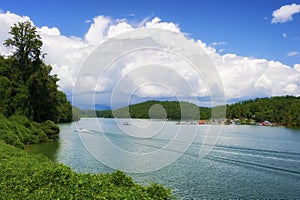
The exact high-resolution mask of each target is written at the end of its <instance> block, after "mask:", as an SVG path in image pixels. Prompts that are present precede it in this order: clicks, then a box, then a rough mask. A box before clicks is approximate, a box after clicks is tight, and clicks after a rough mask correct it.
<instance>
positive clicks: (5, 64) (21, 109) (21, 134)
mask: <svg viewBox="0 0 300 200" xmlns="http://www.w3.org/2000/svg"><path fill="white" fill-rule="evenodd" d="M9 33H10V34H11V38H9V39H7V40H5V42H4V45H5V46H7V47H8V48H11V50H12V53H13V54H12V55H11V56H9V57H6V58H4V57H3V56H1V55H0V96H1V98H0V139H2V140H3V141H5V142H6V143H8V144H11V145H14V146H17V147H19V148H23V147H24V145H26V144H35V143H40V142H47V141H50V140H55V139H57V138H58V133H59V127H58V126H57V125H55V123H61V122H70V121H72V120H73V119H74V117H73V113H72V106H71V104H70V102H69V101H67V98H66V95H65V94H64V93H63V92H61V91H59V90H58V85H57V82H58V80H59V79H58V78H57V76H56V75H51V74H50V73H51V69H52V68H51V66H49V65H46V64H45V63H44V62H43V58H44V57H45V54H43V53H42V52H41V47H42V45H43V43H42V40H41V37H40V36H39V35H38V34H37V31H36V28H35V27H34V26H33V25H32V24H31V23H30V22H28V21H27V22H19V23H17V24H14V26H12V27H11V31H10V32H9ZM76 118H79V117H78V116H77V117H76Z"/></svg>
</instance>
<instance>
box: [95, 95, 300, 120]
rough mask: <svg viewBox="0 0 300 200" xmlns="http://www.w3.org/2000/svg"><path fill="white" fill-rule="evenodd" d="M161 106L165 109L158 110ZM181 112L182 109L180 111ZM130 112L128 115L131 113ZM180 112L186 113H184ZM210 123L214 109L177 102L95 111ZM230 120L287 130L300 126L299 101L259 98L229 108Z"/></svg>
mask: <svg viewBox="0 0 300 200" xmlns="http://www.w3.org/2000/svg"><path fill="white" fill-rule="evenodd" d="M158 105H161V106H162V107H163V108H164V109H162V107H159V106H158ZM181 108H182V109H181ZM128 110H129V113H128ZM181 111H184V112H183V113H181ZM199 112H200V119H210V118H211V108H207V107H198V106H197V105H195V104H191V103H187V102H177V101H147V102H143V103H139V104H134V105H130V106H126V107H123V108H120V109H117V110H114V111H111V110H102V111H96V114H97V117H104V118H113V117H119V118H128V117H131V118H149V117H150V116H151V113H152V116H151V117H152V118H158V119H159V118H167V119H174V120H175V119H176V120H177V119H181V114H183V116H182V119H199ZM226 117H227V118H228V119H234V118H236V119H253V120H255V121H256V122H263V121H266V120H268V121H270V122H275V123H278V124H281V125H285V126H300V97H294V96H282V97H270V98H257V99H254V100H247V101H242V102H238V103H235V104H231V105H227V106H226Z"/></svg>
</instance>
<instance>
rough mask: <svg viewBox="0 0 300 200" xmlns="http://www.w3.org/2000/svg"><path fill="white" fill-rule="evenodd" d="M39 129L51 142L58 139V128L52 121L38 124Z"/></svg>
mask: <svg viewBox="0 0 300 200" xmlns="http://www.w3.org/2000/svg"><path fill="white" fill-rule="evenodd" d="M40 127H41V129H42V130H43V131H44V132H45V133H46V135H47V137H48V138H49V139H51V140H55V139H58V134H59V127H58V126H57V125H56V124H54V123H53V122H52V121H50V120H47V121H44V122H42V123H41V124H40Z"/></svg>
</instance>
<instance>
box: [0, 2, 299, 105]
mask: <svg viewBox="0 0 300 200" xmlns="http://www.w3.org/2000/svg"><path fill="white" fill-rule="evenodd" d="M26 19H27V20H30V21H32V23H33V24H34V25H35V26H37V27H38V31H39V34H40V35H41V36H42V39H43V42H44V46H43V50H44V51H45V52H47V57H46V62H47V63H49V64H51V65H52V66H53V73H57V74H58V76H59V78H60V79H61V80H60V82H59V84H60V88H61V89H62V90H63V91H64V92H66V93H67V95H68V96H69V97H70V96H71V95H72V91H73V89H74V86H75V85H76V77H77V75H78V72H79V71H80V66H82V64H83V62H84V60H85V59H86V57H87V56H88V55H89V54H90V53H92V52H93V50H95V49H96V47H97V46H99V44H101V43H102V42H103V41H106V40H108V39H109V38H112V37H114V36H115V35H117V34H119V33H124V32H126V31H129V30H137V29H138V28H161V29H165V30H169V31H173V32H177V33H180V34H182V35H184V36H185V37H186V38H188V39H191V40H193V41H194V43H195V44H197V45H199V46H200V47H201V48H203V49H204V51H205V52H206V53H207V54H208V55H209V56H210V58H211V59H212V61H213V63H214V64H215V65H216V68H217V70H218V71H219V74H220V77H221V79H222V81H223V86H224V91H225V95H226V99H227V102H235V101H238V100H243V99H250V98H256V97H264V96H278V95H296V96H299V95H300V28H299V27H300V1H296V0H294V1H289V0H284V1H281V0H264V1H261V0H251V1H237V0H225V1H223V0H200V1H198V0H187V1H183V0H172V1H171V0H165V1H161V0H152V1H140V0H132V1H121V0H119V1H108V0H106V1H101V0H91V1H81V0H78V1H68V0H67V1H58V0H52V1H40V0H39V1H38V0H30V1H29V0H23V1H17V0H9V1H1V2H0V42H1V43H3V41H4V40H5V39H7V38H8V37H9V35H8V34H7V32H8V31H9V27H10V26H11V25H12V24H13V23H16V22H17V21H20V20H21V21H22V20H26ZM57 52H60V53H59V54H60V55H64V56H57ZM0 53H1V54H2V55H9V54H10V51H9V49H7V48H5V47H4V46H3V45H2V46H0ZM143 59H146V58H145V55H144V57H143ZM125 68H126V66H125ZM173 70H176V71H178V73H179V74H181V75H182V73H183V72H181V71H182V70H181V69H180V68H179V67H178V68H176V67H175V68H174V69H173ZM91 76H92V75H91ZM149 76H150V75H149ZM94 78H99V77H94ZM109 79H111V80H114V81H117V80H119V79H120V77H119V79H118V77H109ZM133 79H134V78H133ZM170 82H172V80H171V81H170ZM174 82H175V80H174ZM91 83H93V81H91ZM170 84H171V83H170ZM197 87H203V85H201V84H200V83H199V84H198V85H197V84H196V85H195V88H197ZM148 89H149V88H148ZM198 89H199V91H200V90H201V88H198ZM158 90H159V88H156V89H153V94H148V96H147V95H145V94H144V96H143V97H146V99H147V98H148V99H151V98H153V97H155V96H156V97H157V94H156V95H155V92H157V91H158ZM98 92H99V91H98ZM100 92H101V91H100ZM102 92H103V91H102ZM106 92H108V93H109V91H108V90H107V91H106ZM110 92H111V91H110ZM197 95H198V96H201V95H203V97H205V96H207V95H208V94H202V93H201V92H199V93H197ZM166 96H167V95H166ZM103 99H104V98H103ZM84 102H85V101H84V100H82V105H84V104H89V103H91V102H85V103H84ZM97 104H101V105H106V106H109V103H108V100H107V99H105V100H102V101H101V100H99V101H97ZM120 105H121V104H120Z"/></svg>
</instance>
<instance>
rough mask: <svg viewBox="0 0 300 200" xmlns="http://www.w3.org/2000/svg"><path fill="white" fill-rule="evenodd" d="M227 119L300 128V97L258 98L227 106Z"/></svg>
mask: <svg viewBox="0 0 300 200" xmlns="http://www.w3.org/2000/svg"><path fill="white" fill-rule="evenodd" d="M227 118H240V119H242V118H247V119H253V120H255V121H256V122H262V121H265V120H268V121H270V122H275V123H278V124H282V125H285V126H300V97H293V96H282V97H270V98H257V99H254V100H247V101H242V102H239V103H235V104H232V105H228V106H227Z"/></svg>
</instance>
